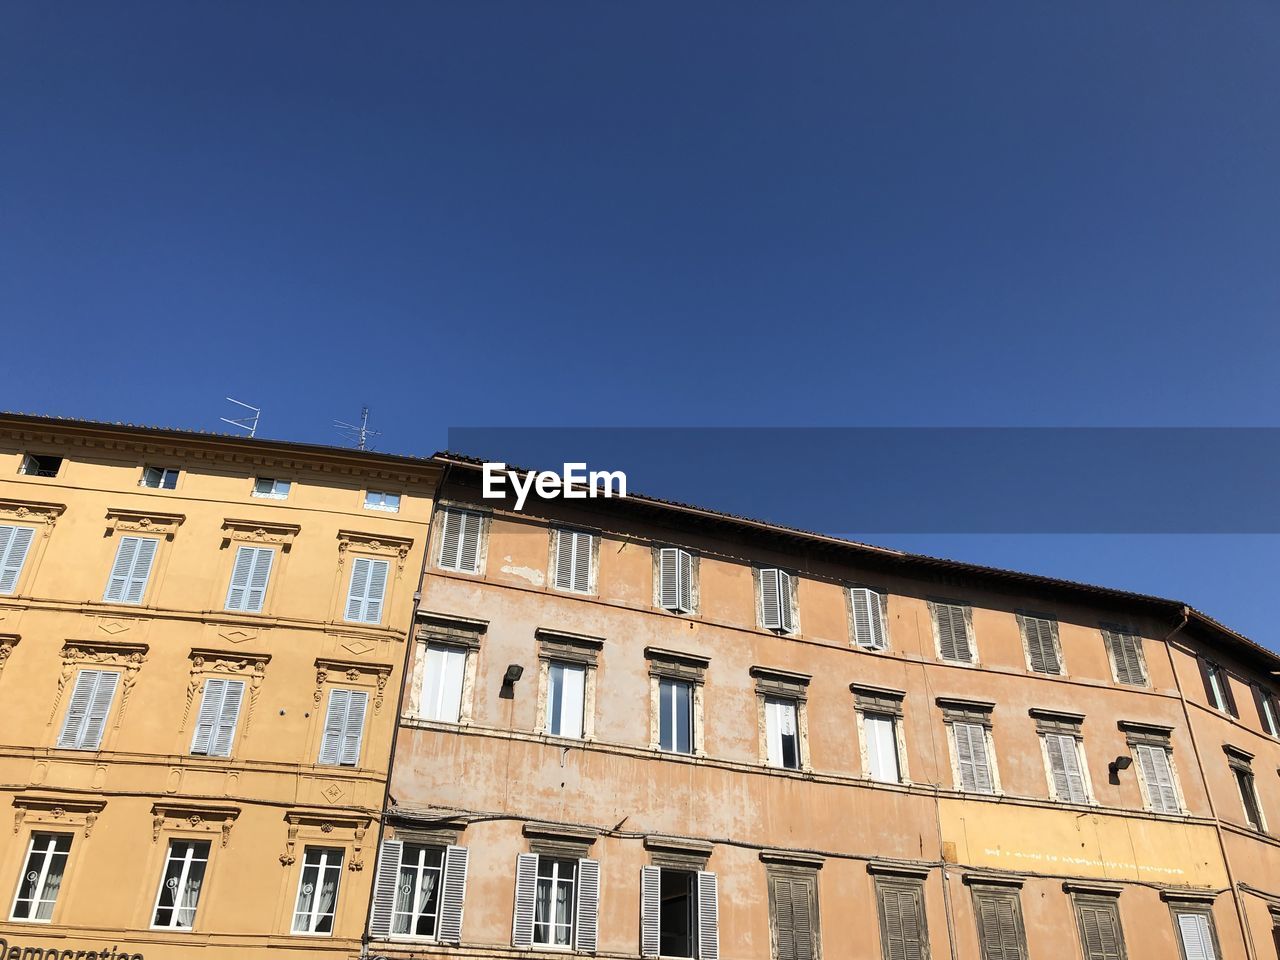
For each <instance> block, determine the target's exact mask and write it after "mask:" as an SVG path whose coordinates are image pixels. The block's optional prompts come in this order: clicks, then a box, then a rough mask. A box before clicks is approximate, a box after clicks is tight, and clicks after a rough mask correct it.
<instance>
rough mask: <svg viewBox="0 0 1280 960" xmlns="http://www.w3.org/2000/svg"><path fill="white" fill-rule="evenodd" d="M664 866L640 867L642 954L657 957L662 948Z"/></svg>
mask: <svg viewBox="0 0 1280 960" xmlns="http://www.w3.org/2000/svg"><path fill="white" fill-rule="evenodd" d="M661 931H662V868H661V867H641V868H640V954H641V956H645V957H656V956H658V951H659V950H660V949H661V943H662V938H661Z"/></svg>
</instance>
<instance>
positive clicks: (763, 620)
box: [754, 566, 800, 637]
mask: <svg viewBox="0 0 1280 960" xmlns="http://www.w3.org/2000/svg"><path fill="white" fill-rule="evenodd" d="M754 579H755V590H756V626H757V627H758V628H759V629H761V630H765V631H768V632H769V633H772V634H775V635H777V636H784V637H798V636H800V577H799V576H798V575H797V574H795V573H793V572H792V571H791V570H788V569H786V568H785V567H763V566H761V567H755V568H754ZM766 579H773V580H774V583H775V585H776V589H777V593H778V623H777V624H770V623H769V619H768V610H767V609H766V604H765V581H766Z"/></svg>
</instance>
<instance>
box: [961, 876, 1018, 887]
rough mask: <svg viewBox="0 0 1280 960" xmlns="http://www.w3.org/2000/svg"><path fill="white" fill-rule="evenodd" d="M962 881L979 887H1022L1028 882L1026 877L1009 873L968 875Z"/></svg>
mask: <svg viewBox="0 0 1280 960" xmlns="http://www.w3.org/2000/svg"><path fill="white" fill-rule="evenodd" d="M960 879H961V880H963V881H964V882H965V883H967V884H969V885H970V886H979V887H1021V886H1024V885H1025V882H1026V878H1025V877H1015V876H1013V875H1011V874H1007V873H966V874H965V875H964V876H963V877H961V878H960Z"/></svg>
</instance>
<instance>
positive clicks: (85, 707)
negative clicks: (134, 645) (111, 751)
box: [58, 670, 120, 750]
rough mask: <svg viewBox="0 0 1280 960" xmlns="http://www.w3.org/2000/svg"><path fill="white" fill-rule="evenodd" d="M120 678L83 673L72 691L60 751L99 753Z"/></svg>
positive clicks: (109, 673) (113, 674)
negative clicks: (96, 751) (94, 751)
mask: <svg viewBox="0 0 1280 960" xmlns="http://www.w3.org/2000/svg"><path fill="white" fill-rule="evenodd" d="M119 682H120V674H118V673H116V672H115V671H112V670H81V671H80V672H79V673H77V674H76V685H75V687H74V688H73V689H72V691H71V702H70V703H69V704H68V705H67V715H66V717H65V718H64V719H63V721H62V732H61V733H60V734H58V747H59V748H61V749H64V750H97V749H98V747H99V746H100V745H101V744H102V732H103V730H104V729H105V728H106V726H107V714H108V713H110V712H111V700H112V698H114V697H115V693H116V684H118V683H119Z"/></svg>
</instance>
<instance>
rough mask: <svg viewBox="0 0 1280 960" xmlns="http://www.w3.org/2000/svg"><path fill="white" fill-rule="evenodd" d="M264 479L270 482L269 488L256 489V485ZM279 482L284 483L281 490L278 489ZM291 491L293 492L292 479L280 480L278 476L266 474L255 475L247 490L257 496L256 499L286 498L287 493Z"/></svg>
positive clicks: (287, 496) (251, 494)
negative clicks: (251, 485) (251, 484)
mask: <svg viewBox="0 0 1280 960" xmlns="http://www.w3.org/2000/svg"><path fill="white" fill-rule="evenodd" d="M264 481H266V482H270V484H271V489H270V490H259V489H258V486H259V485H260V484H262V483H263V482H264ZM281 484H284V491H283V492H281V491H280V490H279V489H278V488H279V486H280V485H281ZM291 493H293V481H292V480H282V479H281V478H280V477H267V476H255V477H254V478H253V487H252V488H251V489H250V491H249V494H250V496H252V497H255V498H257V499H258V500H288V499H289V494H291Z"/></svg>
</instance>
